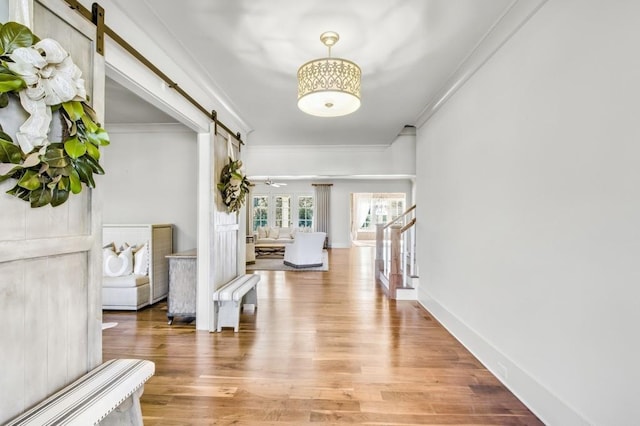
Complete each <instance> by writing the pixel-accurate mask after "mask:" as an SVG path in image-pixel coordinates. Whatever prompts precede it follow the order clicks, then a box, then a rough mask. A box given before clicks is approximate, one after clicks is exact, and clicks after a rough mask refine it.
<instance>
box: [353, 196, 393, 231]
mask: <svg viewBox="0 0 640 426" xmlns="http://www.w3.org/2000/svg"><path fill="white" fill-rule="evenodd" d="M404 198H405V196H404V194H393V193H390V194H354V198H353V209H354V210H353V215H354V216H353V217H354V218H355V221H356V225H357V226H356V227H355V229H354V231H369V232H371V231H375V229H376V224H378V223H389V222H391V221H392V220H394V219H396V218H397V217H398V216H400V215H401V214H402V213H404V205H405V199H404Z"/></svg>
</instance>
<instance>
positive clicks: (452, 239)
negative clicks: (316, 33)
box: [417, 0, 640, 426]
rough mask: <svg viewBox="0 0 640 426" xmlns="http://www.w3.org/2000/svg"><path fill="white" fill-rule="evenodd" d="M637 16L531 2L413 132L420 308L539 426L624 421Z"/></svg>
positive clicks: (635, 187)
mask: <svg viewBox="0 0 640 426" xmlns="http://www.w3.org/2000/svg"><path fill="white" fill-rule="evenodd" d="M638 16H640V3H638V2H633V1H616V2H602V1H597V0H558V1H550V2H547V3H546V4H545V6H543V7H542V9H541V10H540V11H539V12H538V13H537V15H536V16H534V17H533V18H532V20H531V21H529V22H528V23H527V24H526V25H525V26H524V27H523V28H522V29H521V30H520V31H519V32H518V33H517V34H516V35H515V36H514V37H513V38H512V39H511V40H510V41H509V42H507V43H506V44H505V45H504V46H503V47H502V49H501V50H500V51H498V53H497V54H496V55H495V56H494V57H493V58H492V59H491V60H489V62H488V63H487V64H485V66H484V67H483V68H482V69H481V70H480V71H479V72H478V73H477V74H476V75H475V76H474V77H472V78H471V79H470V80H469V82H468V83H467V84H466V85H465V86H464V87H462V88H461V89H460V90H459V91H458V92H457V93H456V94H455V95H454V97H453V98H452V99H451V100H450V101H449V102H448V103H447V104H445V105H444V106H443V107H442V109H441V110H440V111H439V112H437V113H436V114H435V115H434V116H433V117H432V118H431V119H430V120H429V121H428V122H427V123H426V124H425V125H424V126H423V127H422V128H420V129H419V131H418V147H417V161H418V163H419V164H421V166H420V167H419V168H418V170H417V188H418V190H417V204H418V205H419V207H420V210H418V222H417V229H418V238H419V246H420V250H419V251H418V262H419V267H420V271H421V272H422V274H421V277H420V295H419V298H420V302H421V303H422V304H424V305H425V306H426V307H427V308H428V309H429V310H430V311H431V312H432V313H433V314H434V315H435V316H436V317H437V318H438V320H440V321H441V322H442V323H444V325H445V326H446V327H447V328H449V329H450V330H451V331H452V332H453V333H454V334H455V335H456V336H457V337H458V338H459V339H460V340H461V341H462V342H463V343H464V344H465V345H466V346H467V347H469V348H470V349H471V350H472V351H473V352H474V353H475V354H476V355H477V356H478V357H479V358H480V359H481V361H483V362H484V363H485V364H486V365H487V366H488V367H489V368H491V369H492V370H493V371H494V372H495V373H496V374H497V375H498V377H499V378H500V379H501V380H503V381H504V382H505V383H507V385H508V386H509V387H510V388H511V389H512V390H513V391H514V392H515V393H516V395H518V396H519V397H520V398H521V399H522V400H523V401H524V402H525V403H526V404H527V405H528V406H529V407H531V408H532V409H533V410H534V411H535V412H536V414H538V415H539V416H540V417H541V419H542V420H543V421H544V422H545V423H547V424H549V425H563V426H564V425H572V424H595V425H631V424H637V422H638V418H640V404H638V390H637V383H638V380H639V379H640V366H639V364H638V362H637V360H638V359H640V339H639V338H638V325H639V324H640V303H639V302H638V300H640V286H639V285H638V283H639V282H640V268H639V267H638V259H640V227H639V226H638V220H639V218H640V167H639V166H638V158H640V143H638V141H639V140H640V126H638V124H637V123H638V111H639V110H638V99H640V82H639V77H640V55H638V54H637V50H638V49H637V47H638V40H640V26H639V25H638Z"/></svg>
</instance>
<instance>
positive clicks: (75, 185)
mask: <svg viewBox="0 0 640 426" xmlns="http://www.w3.org/2000/svg"><path fill="white" fill-rule="evenodd" d="M69 187H70V189H71V192H73V193H74V194H79V193H80V191H82V182H81V181H80V175H78V172H77V171H76V169H75V168H74V169H73V170H71V173H70V174H69Z"/></svg>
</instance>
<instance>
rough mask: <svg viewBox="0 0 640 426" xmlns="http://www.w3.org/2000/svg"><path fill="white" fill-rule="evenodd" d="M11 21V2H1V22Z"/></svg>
mask: <svg viewBox="0 0 640 426" xmlns="http://www.w3.org/2000/svg"><path fill="white" fill-rule="evenodd" d="M8 20H9V0H0V22H2V23H5V22H7V21H8Z"/></svg>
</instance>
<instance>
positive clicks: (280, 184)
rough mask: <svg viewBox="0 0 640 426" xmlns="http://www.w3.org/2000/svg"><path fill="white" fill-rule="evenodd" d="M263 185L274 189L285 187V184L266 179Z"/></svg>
mask: <svg viewBox="0 0 640 426" xmlns="http://www.w3.org/2000/svg"><path fill="white" fill-rule="evenodd" d="M264 183H265V184H267V185H268V186H273V187H274V188H280V187H281V186H287V184H286V183H284V182H274V181H272V180H271V178H267V180H265V181H264Z"/></svg>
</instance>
